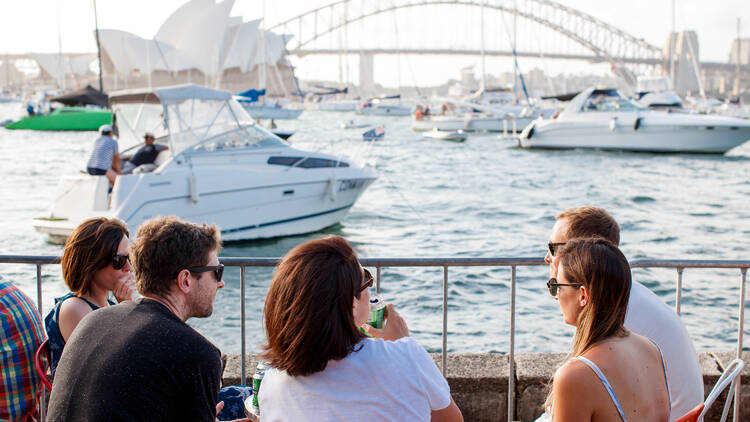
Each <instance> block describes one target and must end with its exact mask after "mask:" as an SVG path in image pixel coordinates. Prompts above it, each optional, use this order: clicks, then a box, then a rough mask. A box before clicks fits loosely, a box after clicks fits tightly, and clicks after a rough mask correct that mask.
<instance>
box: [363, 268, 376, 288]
mask: <svg viewBox="0 0 750 422" xmlns="http://www.w3.org/2000/svg"><path fill="white" fill-rule="evenodd" d="M362 273H363V277H364V283H362V287H360V288H359V292H360V293H362V292H363V291H364V290H365V289H369V288H370V287H372V284H373V283H374V282H375V278H374V277H373V276H372V273H371V272H370V271H369V270H368V269H367V268H362Z"/></svg>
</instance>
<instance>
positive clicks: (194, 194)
mask: <svg viewBox="0 0 750 422" xmlns="http://www.w3.org/2000/svg"><path fill="white" fill-rule="evenodd" d="M189 184H190V200H191V201H193V202H194V203H196V204H197V203H198V197H199V195H198V181H197V180H195V173H190V178H189Z"/></svg>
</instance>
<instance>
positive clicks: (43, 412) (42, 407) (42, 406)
mask: <svg viewBox="0 0 750 422" xmlns="http://www.w3.org/2000/svg"><path fill="white" fill-rule="evenodd" d="M36 307H37V309H39V316H40V317H42V318H44V312H43V311H44V309H43V308H42V264H36ZM39 388H42V394H40V399H41V400H40V401H39V420H41V421H42V422H44V421H45V420H46V419H47V398H46V397H45V396H44V387H42V386H41V385H40V387H39Z"/></svg>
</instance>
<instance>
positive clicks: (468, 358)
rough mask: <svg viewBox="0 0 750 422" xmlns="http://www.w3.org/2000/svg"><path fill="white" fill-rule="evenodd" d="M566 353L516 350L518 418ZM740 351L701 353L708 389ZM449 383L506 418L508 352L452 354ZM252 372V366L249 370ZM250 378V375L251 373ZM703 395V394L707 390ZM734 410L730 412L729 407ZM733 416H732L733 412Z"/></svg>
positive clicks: (236, 365)
mask: <svg viewBox="0 0 750 422" xmlns="http://www.w3.org/2000/svg"><path fill="white" fill-rule="evenodd" d="M431 356H432V359H433V360H434V361H435V364H437V366H438V368H441V369H442V367H441V363H442V355H441V354H439V353H432V354H431ZM565 356H566V354H565V353H520V352H516V353H515V365H514V367H515V374H514V377H515V389H516V392H515V393H516V394H515V404H514V406H513V408H514V413H515V417H514V420H520V421H532V420H534V419H536V418H537V417H539V415H541V413H542V404H543V403H544V400H545V398H546V394H547V388H548V385H549V380H550V379H552V376H553V375H554V373H555V370H556V369H557V368H558V367H559V366H560V364H561V363H562V362H563V361H564V359H565ZM735 356H736V354H735V352H704V353H699V354H698V359H699V361H700V363H701V367H702V368H703V385H704V389H705V394H708V392H709V391H711V388H713V386H714V384H715V383H716V381H717V380H718V379H719V376H721V373H722V372H723V371H724V368H725V367H726V365H728V364H729V362H731V361H732V360H733V359H734V358H735ZM240 357H241V356H240V355H239V354H236V355H224V356H222V360H223V363H224V372H223V375H222V384H223V385H236V384H239V383H240V375H241V372H242V363H241V359H240ZM742 359H743V360H744V361H745V362H750V352H743V353H742ZM447 362H448V364H447V367H448V373H447V379H448V384H449V385H450V387H451V394H452V395H453V399H454V400H455V401H456V404H457V405H458V407H459V408H460V409H461V412H462V413H463V416H464V420H466V421H471V422H499V421H506V420H508V419H507V409H508V368H509V365H508V355H507V354H501V353H449V354H448V361H447ZM246 364H247V368H255V366H256V365H257V364H258V358H257V355H255V354H249V355H247V360H246ZM248 372H249V374H250V375H249V376H252V375H251V374H252V369H250V370H249V371H248ZM749 375H750V367H748V365H746V366H745V368H744V369H743V370H742V374H741V376H742V377H743V378H745V379H747V378H746V377H747V376H749ZM247 381H248V382H249V381H250V379H249V378H248V379H247ZM705 394H704V395H705ZM724 397H726V392H725V393H724V394H722V395H721V396H720V398H719V399H718V400H717V401H716V402H715V403H714V405H713V406H712V407H711V410H710V411H709V413H708V416H707V417H706V419H705V421H706V422H714V421H718V420H719V419H720V417H721V410H722V408H723V406H724ZM740 399H741V405H740V409H741V414H740V417H739V420H743V421H746V420H750V385H747V384H743V385H742V390H741V394H740ZM730 415H731V412H730ZM730 418H731V416H730Z"/></svg>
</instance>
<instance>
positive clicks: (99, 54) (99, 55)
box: [94, 0, 104, 92]
mask: <svg viewBox="0 0 750 422" xmlns="http://www.w3.org/2000/svg"><path fill="white" fill-rule="evenodd" d="M94 34H95V36H96V54H97V58H98V60H99V91H101V92H104V81H102V46H101V44H99V19H98V18H97V16H96V0H94Z"/></svg>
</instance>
